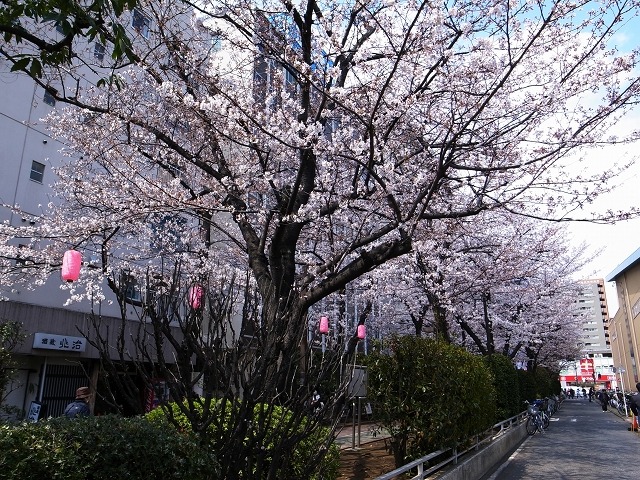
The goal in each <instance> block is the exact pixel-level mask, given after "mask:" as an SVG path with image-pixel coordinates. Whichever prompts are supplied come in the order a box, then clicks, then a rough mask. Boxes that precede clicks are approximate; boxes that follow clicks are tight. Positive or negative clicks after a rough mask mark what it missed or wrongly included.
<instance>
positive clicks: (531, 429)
mask: <svg viewBox="0 0 640 480" xmlns="http://www.w3.org/2000/svg"><path fill="white" fill-rule="evenodd" d="M536 430H538V425H537V423H536V421H535V420H534V419H533V417H529V418H527V433H528V434H529V435H533V434H534V433H536Z"/></svg>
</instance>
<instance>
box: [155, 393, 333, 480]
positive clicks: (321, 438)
mask: <svg viewBox="0 0 640 480" xmlns="http://www.w3.org/2000/svg"><path fill="white" fill-rule="evenodd" d="M166 407H167V408H169V409H170V415H169V416H170V417H171V418H172V421H171V423H172V424H173V425H175V426H176V427H177V428H178V429H180V430H190V429H191V428H192V427H191V424H190V422H189V420H188V418H187V417H186V416H185V415H184V414H183V413H182V412H181V410H180V407H179V406H178V404H176V403H175V402H172V403H170V404H168V405H167V406H166ZM194 407H195V409H196V410H197V411H198V412H199V413H200V414H201V415H202V410H203V407H202V405H201V404H199V403H197V402H194ZM233 408H234V406H233V404H232V403H231V402H228V401H227V402H226V404H225V405H222V404H221V403H219V402H218V403H215V402H214V404H213V405H212V406H211V412H210V415H211V414H213V415H214V416H215V414H216V413H218V414H220V415H224V419H222V420H220V419H214V420H213V421H211V422H210V424H209V427H208V429H207V431H206V442H205V443H207V444H208V445H211V447H212V448H214V449H215V448H216V444H219V442H225V441H226V439H227V438H228V437H229V435H231V434H232V432H231V431H232V430H233V428H234V427H233V425H232V421H231V418H232V417H233V416H234V412H233ZM222 412H223V413H222ZM293 415H294V413H292V412H291V411H289V410H287V409H285V408H283V407H281V406H277V405H266V404H258V405H256V406H255V408H254V409H253V418H252V419H250V423H252V424H254V425H259V426H260V427H259V428H260V432H261V434H260V438H262V439H264V442H261V443H260V444H259V445H257V444H256V445H255V446H254V447H252V446H251V445H250V442H251V440H250V439H249V438H245V445H244V446H243V447H244V448H246V449H247V450H248V451H249V452H251V450H252V448H254V449H255V457H256V458H257V457H258V456H259V457H260V458H261V460H262V461H263V462H267V463H268V462H271V460H272V459H273V457H274V456H275V455H282V454H283V453H284V454H285V456H287V457H288V461H287V462H284V464H283V465H282V466H280V467H279V469H278V473H277V478H287V479H297V478H305V479H309V480H332V479H335V478H337V477H338V469H339V467H340V448H339V447H338V446H337V445H335V444H332V445H330V446H329V448H328V449H327V451H326V453H325V454H324V455H323V456H322V460H321V461H320V462H319V464H318V465H317V466H316V467H314V470H315V473H314V474H311V475H308V474H304V472H305V471H308V470H309V466H310V465H312V464H313V462H317V460H316V459H317V458H318V454H319V452H320V451H322V450H323V449H324V448H325V445H326V444H327V439H329V438H330V429H329V428H327V427H323V426H321V425H318V424H315V425H312V424H309V423H308V422H309V420H307V419H306V418H302V419H299V420H296V419H295V418H294V417H293ZM146 417H147V418H148V419H149V420H151V421H153V422H154V423H159V424H169V421H168V419H167V414H165V412H163V411H162V409H160V408H157V409H155V410H153V411H151V412H149V413H148V414H147V415H146ZM283 438H286V439H289V440H290V441H291V450H290V451H289V452H282V451H276V450H277V448H278V445H279V444H282V442H281V440H282V439H283ZM253 464H255V458H254V459H250V458H248V459H247V468H248V469H249V468H250V465H253ZM244 475H245V477H244V478H253V476H252V474H251V473H250V472H245V474H244Z"/></svg>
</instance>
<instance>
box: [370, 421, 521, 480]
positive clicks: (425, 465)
mask: <svg viewBox="0 0 640 480" xmlns="http://www.w3.org/2000/svg"><path fill="white" fill-rule="evenodd" d="M526 419H527V412H526V411H524V412H522V413H519V414H518V415H515V416H513V417H511V418H508V419H507V420H503V421H502V422H500V423H496V424H495V425H494V426H493V427H491V428H488V429H487V430H485V431H484V432H482V433H479V434H477V435H475V437H474V438H473V439H470V440H471V445H470V446H469V447H468V448H467V449H465V450H463V451H458V449H457V448H448V449H444V450H438V451H436V452H432V453H429V454H427V455H425V456H424V457H421V458H418V459H417V460H413V461H412V462H410V463H407V464H406V465H404V466H402V467H400V468H396V469H395V470H392V471H391V472H389V473H385V474H384V475H382V476H380V477H377V478H376V479H375V480H392V479H394V478H396V477H397V476H399V475H403V474H405V473H409V472H411V471H413V470H414V469H417V474H416V475H415V476H414V477H411V479H410V480H421V479H424V478H426V477H427V475H430V474H432V473H435V472H437V471H438V470H441V469H442V468H444V467H445V466H447V465H449V464H453V465H455V464H457V463H458V460H459V459H460V458H461V457H463V456H464V455H465V454H467V453H469V452H472V451H477V450H479V449H480V447H481V446H482V445H483V444H488V443H491V442H493V441H494V440H495V439H497V438H498V437H500V436H502V435H504V434H505V433H506V432H507V431H509V430H510V429H512V428H514V427H517V426H518V425H520V424H521V423H522V422H524V421H526Z"/></svg>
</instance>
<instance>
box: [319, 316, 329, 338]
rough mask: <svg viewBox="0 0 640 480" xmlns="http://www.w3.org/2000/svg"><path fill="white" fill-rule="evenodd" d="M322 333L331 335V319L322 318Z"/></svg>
mask: <svg viewBox="0 0 640 480" xmlns="http://www.w3.org/2000/svg"><path fill="white" fill-rule="evenodd" d="M319 330H320V333H321V334H323V335H326V334H327V333H329V319H328V318H327V317H320V328H319Z"/></svg>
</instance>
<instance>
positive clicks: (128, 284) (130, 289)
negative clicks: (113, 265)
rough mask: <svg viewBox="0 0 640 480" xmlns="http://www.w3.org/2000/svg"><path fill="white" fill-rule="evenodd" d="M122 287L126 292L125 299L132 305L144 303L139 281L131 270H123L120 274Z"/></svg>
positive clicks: (123, 291) (124, 292)
mask: <svg viewBox="0 0 640 480" xmlns="http://www.w3.org/2000/svg"><path fill="white" fill-rule="evenodd" d="M120 289H121V291H122V293H123V294H124V301H125V302H127V303H130V304H132V305H141V304H142V295H141V292H140V285H138V281H137V280H136V278H135V277H134V276H133V275H132V274H131V272H130V271H123V272H122V274H121V276H120Z"/></svg>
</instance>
